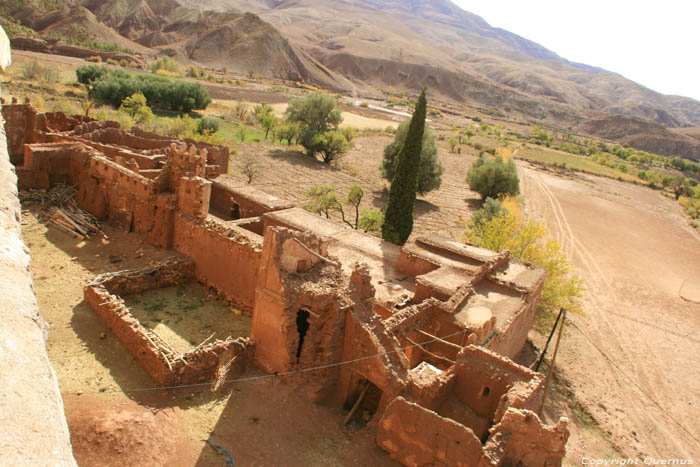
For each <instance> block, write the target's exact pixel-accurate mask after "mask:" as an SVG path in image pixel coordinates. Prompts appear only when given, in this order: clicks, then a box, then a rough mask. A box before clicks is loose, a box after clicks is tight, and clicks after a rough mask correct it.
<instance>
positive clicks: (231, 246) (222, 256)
mask: <svg viewBox="0 0 700 467" xmlns="http://www.w3.org/2000/svg"><path fill="white" fill-rule="evenodd" d="M173 232H174V234H173V248H174V249H175V250H176V251H178V252H180V253H183V254H185V255H187V256H188V257H189V258H192V259H193V260H194V262H195V264H196V267H195V276H196V277H197V280H199V281H200V282H203V283H206V284H208V285H210V286H212V287H214V288H215V289H216V290H217V291H218V292H219V293H221V294H223V295H224V296H225V297H226V299H228V300H231V301H232V302H233V303H234V304H235V305H236V306H237V307H238V308H240V309H242V310H246V311H250V310H252V309H253V304H254V302H255V284H256V281H257V277H258V268H259V266H260V261H261V255H262V237H260V236H259V235H256V234H254V233H252V232H248V231H247V230H244V229H241V228H237V227H229V226H226V225H225V224H224V223H216V222H214V221H211V218H210V221H208V222H205V223H202V222H197V221H196V220H194V219H191V218H188V217H186V216H184V215H182V214H181V213H176V214H175V216H174V229H173Z"/></svg>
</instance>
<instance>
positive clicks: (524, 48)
mask: <svg viewBox="0 0 700 467" xmlns="http://www.w3.org/2000/svg"><path fill="white" fill-rule="evenodd" d="M183 1H184V2H189V3H190V4H196V5H199V6H200V7H206V8H214V9H220V10H224V9H238V10H246V11H253V12H256V13H257V14H259V15H260V17H261V18H262V19H264V20H265V21H268V22H269V23H271V24H272V25H274V26H275V27H277V29H279V30H280V31H281V32H282V33H283V34H285V35H286V36H288V37H289V38H290V39H291V40H292V41H293V42H295V43H296V44H298V45H299V46H300V47H301V48H303V49H304V50H306V51H308V52H309V53H311V54H312V55H313V56H314V57H316V58H317V59H318V60H319V61H321V62H323V63H324V64H326V65H328V66H329V67H330V68H331V69H333V70H334V71H338V72H340V71H341V69H346V68H347V64H345V62H344V60H343V59H342V57H347V56H354V57H356V58H357V60H356V61H358V62H359V61H362V60H360V59H379V60H386V61H391V62H394V63H396V64H414V65H423V66H428V67H433V68H438V69H443V70H444V71H447V72H454V73H458V74H459V73H465V74H467V75H468V76H473V77H479V78H480V79H481V80H482V81H484V82H485V83H487V84H493V85H497V86H501V87H504V88H506V89H510V90H513V91H517V92H520V93H523V94H525V95H528V96H533V97H535V98H537V99H540V100H541V99H545V100H546V101H550V102H551V103H554V104H565V105H566V106H571V107H573V108H575V109H578V110H584V111H586V110H595V111H603V112H610V113H617V114H621V115H629V116H637V117H641V118H646V119H651V120H653V121H656V122H658V123H661V124H663V125H665V126H668V127H678V126H686V125H700V102H698V101H695V100H693V99H688V98H683V97H678V96H664V95H662V94H660V93H657V92H655V91H652V90H650V89H647V88H645V87H643V86H640V85H639V84H637V83H634V82H632V81H630V80H627V79H625V78H623V77H622V76H620V75H618V74H615V73H611V72H607V71H605V70H601V69H599V68H595V67H591V66H587V65H582V64H576V63H571V62H569V61H567V60H565V59H563V58H561V57H559V56H557V55H556V54H555V53H553V52H551V51H549V50H547V49H545V48H544V47H542V46H540V45H538V44H536V43H534V42H532V41H529V40H527V39H524V38H522V37H520V36H518V35H516V34H512V33H510V32H508V31H504V30H502V29H499V28H493V27H491V26H489V25H488V23H486V21H484V20H483V19H482V18H480V17H479V16H477V15H474V14H471V13H468V12H465V11H463V10H461V9H460V8H459V7H457V6H456V5H454V4H453V3H451V2H450V1H448V0H337V1H333V2H326V1H323V0H278V1H273V0H269V1H265V0H199V1H196V0H183ZM341 54H342V57H335V58H334V56H335V55H341ZM333 64H337V66H338V68H334V67H333ZM358 76H359V75H358V74H357V73H355V74H354V75H353V77H354V78H355V79H356V80H357V79H358ZM389 81H391V82H392V83H394V84H392V85H393V86H395V87H399V88H405V89H410V90H412V91H414V92H415V91H417V88H414V87H412V85H411V82H410V80H405V81H402V80H401V79H398V78H396V77H395V79H392V80H385V81H384V82H385V83H386V84H387V85H388V84H390V83H389ZM374 84H377V83H376V80H375V82H374ZM438 91H439V92H440V93H441V94H443V95H445V96H449V97H451V98H453V99H454V97H455V96H454V95H453V93H452V92H450V91H446V90H442V89H440V90H438ZM460 97H461V99H464V100H473V99H472V98H473V96H471V95H469V90H468V89H466V93H465V94H464V95H462V96H460ZM479 103H481V104H483V105H487V104H488V103H487V102H486V101H479ZM542 105H544V106H547V104H546V103H545V104H542ZM553 107H554V108H553V110H552V111H551V112H549V113H550V116H549V119H550V120H552V119H554V118H555V116H557V115H559V114H561V113H562V112H563V113H564V114H567V113H570V112H569V111H567V110H562V108H560V107H559V106H556V105H555V106H553ZM559 123H561V122H559Z"/></svg>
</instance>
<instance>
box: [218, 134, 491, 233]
mask: <svg viewBox="0 0 700 467" xmlns="http://www.w3.org/2000/svg"><path fill="white" fill-rule="evenodd" d="M392 138H393V136H381V135H380V136H364V137H358V138H355V139H354V140H353V144H354V146H353V148H352V150H351V151H350V152H349V153H348V154H346V155H345V156H344V157H343V158H342V159H340V160H339V161H338V163H337V164H336V165H335V166H329V165H327V164H324V163H322V162H320V161H318V160H314V159H311V158H310V157H308V156H306V155H305V154H304V153H302V152H300V151H297V150H294V149H293V148H292V149H287V148H286V147H280V146H271V145H265V144H242V145H239V146H238V148H237V154H235V155H234V156H233V161H232V163H231V164H230V169H229V173H230V174H231V176H233V177H236V178H238V179H240V180H242V181H244V180H245V178H244V176H243V175H242V174H241V173H240V171H239V169H238V164H239V162H238V161H240V160H242V159H246V158H252V159H254V160H255V161H256V162H257V165H258V169H259V174H258V175H257V176H256V177H255V179H254V180H253V183H252V185H253V186H256V187H259V188H260V189H261V190H263V191H266V192H268V193H270V194H272V195H274V196H277V197H280V198H283V199H287V200H289V201H292V202H294V203H297V204H298V205H303V204H304V203H305V202H306V200H307V198H306V197H305V193H306V191H307V190H308V189H309V188H311V187H312V186H314V185H333V186H335V187H336V191H337V193H338V195H339V197H340V198H342V197H344V196H345V195H346V194H347V193H348V191H349V189H350V186H351V185H353V184H355V183H357V184H359V185H360V186H361V187H362V189H363V190H364V192H365V195H364V198H363V200H362V205H361V208H360V209H361V210H364V209H379V208H382V207H383V206H385V205H386V203H387V201H388V196H389V192H388V183H386V181H385V180H383V179H382V178H381V171H380V169H379V167H380V165H381V162H382V157H383V152H384V147H385V146H386V145H387V144H389V143H390V142H391V141H392ZM445 146H446V145H445V144H444V143H440V144H439V157H440V160H441V162H442V164H443V166H444V168H445V173H444V174H443V176H442V185H441V187H440V189H438V190H435V191H432V192H430V193H428V194H426V195H424V196H420V195H419V196H418V199H417V201H416V205H415V208H414V218H415V221H414V230H413V234H412V235H411V239H414V238H416V237H419V236H423V235H427V234H430V233H434V232H440V233H441V234H442V235H446V236H448V237H451V238H455V239H459V238H461V237H462V233H463V232H464V228H465V226H466V223H467V221H468V220H469V217H470V212H471V211H472V210H473V209H478V207H479V206H480V201H479V200H480V198H479V195H478V194H476V193H474V192H471V191H469V189H468V188H467V184H466V182H465V180H466V177H467V170H468V169H469V167H470V165H471V164H472V162H473V161H474V160H475V159H476V156H477V154H476V152H475V151H474V150H473V149H472V148H469V147H468V146H463V154H452V153H450V152H449V151H448V150H447V148H446V147H445ZM291 180H293V183H290V181H291ZM348 209H349V208H348ZM347 214H348V212H347V211H346V217H348V218H350V217H351V218H352V219H353V221H354V217H352V215H350V216H348V215H347ZM353 215H354V214H353ZM333 218H335V219H337V220H339V219H340V215H338V214H337V213H336V214H334V215H333Z"/></svg>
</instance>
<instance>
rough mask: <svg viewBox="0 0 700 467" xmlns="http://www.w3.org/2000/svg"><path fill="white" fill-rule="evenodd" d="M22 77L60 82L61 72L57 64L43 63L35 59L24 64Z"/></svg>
mask: <svg viewBox="0 0 700 467" xmlns="http://www.w3.org/2000/svg"><path fill="white" fill-rule="evenodd" d="M22 77H24V78H26V79H32V80H38V81H45V82H47V83H58V80H59V77H60V73H59V71H58V68H56V67H55V66H47V65H42V64H41V63H39V61H38V60H37V59H34V60H32V61H31V62H26V63H25V64H24V65H23V66H22Z"/></svg>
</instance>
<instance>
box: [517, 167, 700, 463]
mask: <svg viewBox="0 0 700 467" xmlns="http://www.w3.org/2000/svg"><path fill="white" fill-rule="evenodd" d="M520 173H521V179H522V189H523V193H524V198H525V203H526V212H527V213H529V214H530V215H531V216H532V217H535V218H540V219H542V220H544V221H545V222H546V223H547V225H548V227H549V229H550V232H551V233H552V234H553V235H554V236H555V237H556V238H557V239H558V240H559V241H560V243H561V245H562V247H563V249H564V251H565V252H566V253H567V255H568V256H569V258H570V259H571V260H572V261H573V263H574V265H575V269H576V272H577V273H578V274H579V275H581V277H583V278H584V280H585V284H586V287H587V293H586V300H585V313H586V315H585V316H575V317H572V319H571V322H572V324H574V325H575V326H570V327H569V328H568V329H567V331H568V332H567V333H565V339H564V340H563V346H562V348H561V350H560V352H561V353H560V357H559V360H558V365H559V367H560V371H561V373H560V375H561V376H562V377H563V378H565V379H566V380H567V381H568V382H569V383H570V389H571V390H572V391H573V392H574V393H575V397H576V398H577V400H578V401H580V402H581V404H582V405H583V407H584V408H585V410H586V411H587V412H588V413H589V414H590V416H592V418H593V421H595V422H596V423H597V425H598V426H599V427H600V429H601V430H602V433H603V434H604V435H605V437H606V438H607V439H608V440H609V441H610V442H611V443H612V444H614V445H616V446H617V447H618V449H619V450H620V451H621V452H622V453H624V454H625V455H628V456H636V455H638V456H640V457H642V456H653V457H656V458H683V459H694V460H695V461H697V460H698V458H697V457H695V458H694V457H693V456H696V455H697V453H698V452H700V443H699V442H698V438H699V436H698V433H700V403H699V402H698V401H700V389H699V385H698V382H700V372H699V371H698V369H699V368H700V305H698V304H694V303H690V302H687V301H685V300H683V299H682V298H680V297H679V295H678V292H679V289H680V287H681V285H682V284H683V282H684V281H686V280H687V279H694V280H697V279H698V278H700V236H699V235H698V234H697V232H695V231H694V230H693V229H691V228H690V227H689V226H688V225H687V221H686V220H685V219H684V218H683V217H682V215H681V212H680V210H679V208H678V205H677V204H676V203H675V202H674V201H673V200H669V199H667V198H664V197H663V196H661V195H660V194H659V193H658V192H654V191H652V190H649V189H647V188H643V187H640V186H636V185H631V184H626V183H621V182H617V181H612V180H608V179H604V178H598V177H592V176H580V175H577V176H575V177H569V178H567V177H562V176H556V175H553V174H551V173H546V172H541V171H536V170H533V169H532V168H529V167H528V166H526V165H525V164H523V165H521V167H520ZM598 454H599V453H598V452H596V450H595V448H591V447H590V446H587V445H586V443H585V442H584V441H583V440H582V438H581V437H580V436H578V437H577V436H576V435H575V434H574V436H572V440H571V441H570V443H569V455H568V457H567V459H568V460H569V462H572V463H576V462H579V461H580V458H581V456H592V455H598Z"/></svg>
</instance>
